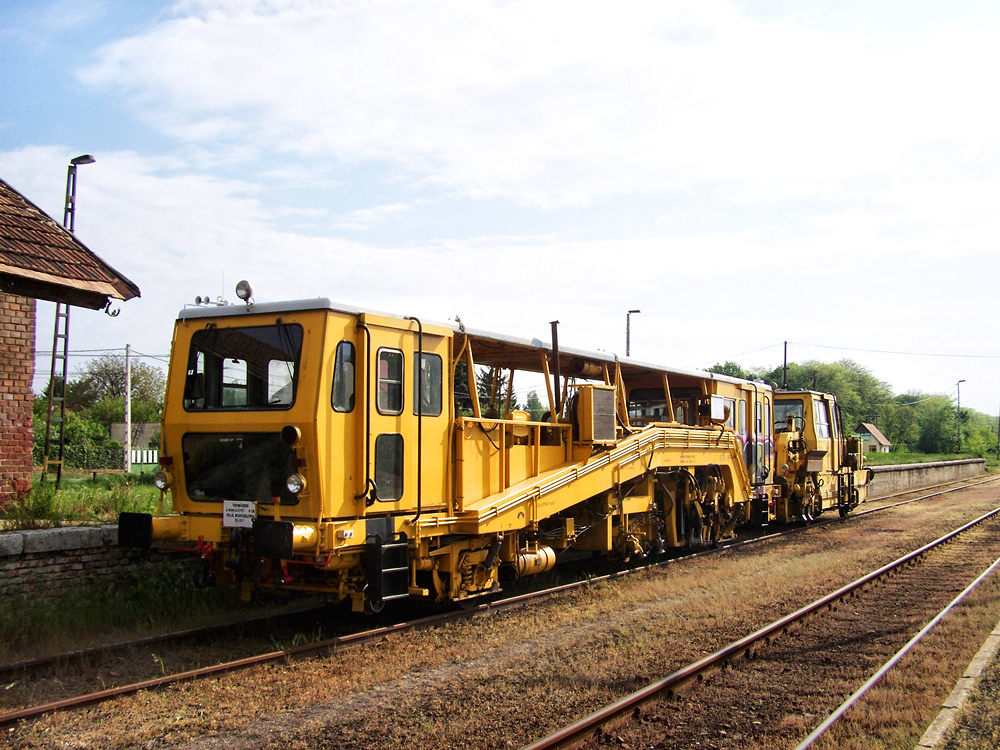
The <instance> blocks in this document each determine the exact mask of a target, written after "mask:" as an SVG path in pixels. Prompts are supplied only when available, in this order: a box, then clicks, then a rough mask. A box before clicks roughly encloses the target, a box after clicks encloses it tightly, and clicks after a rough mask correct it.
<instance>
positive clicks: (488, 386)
mask: <svg viewBox="0 0 1000 750" xmlns="http://www.w3.org/2000/svg"><path fill="white" fill-rule="evenodd" d="M508 377H510V373H509V372H507V373H504V372H503V371H500V373H499V375H498V376H497V382H496V394H495V396H494V397H493V411H494V412H495V413H492V414H487V411H489V406H490V394H491V393H493V368H491V367H484V368H481V369H479V370H478V371H477V372H476V390H478V391H479V406H480V408H481V409H482V411H483V416H494V417H502V416H504V414H503V412H504V410H505V407H506V404H507V379H508ZM519 408H520V407H519V406H518V403H517V394H516V393H511V396H510V407H509V411H513V410H514V409H519Z"/></svg>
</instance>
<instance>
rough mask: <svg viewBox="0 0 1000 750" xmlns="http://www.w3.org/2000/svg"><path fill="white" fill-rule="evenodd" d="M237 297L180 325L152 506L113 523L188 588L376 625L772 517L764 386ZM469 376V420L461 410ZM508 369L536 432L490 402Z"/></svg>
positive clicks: (503, 404) (503, 386) (498, 399)
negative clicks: (193, 559)
mask: <svg viewBox="0 0 1000 750" xmlns="http://www.w3.org/2000/svg"><path fill="white" fill-rule="evenodd" d="M248 297H249V295H248V293H247V291H246V288H245V287H244V291H243V293H242V294H241V299H245V300H247V304H245V305H230V306H219V307H194V308H187V309H185V310H183V311H182V312H181V313H180V316H179V318H178V320H177V323H176V327H175V332H174V340H173V347H172V353H171V360H170V368H169V373H168V378H167V390H166V399H165V405H164V415H163V428H162V449H161V456H162V458H161V468H162V471H161V472H160V473H159V474H158V475H157V478H156V481H157V485H158V486H159V487H160V489H161V490H162V491H163V493H164V495H165V494H167V493H169V495H170V499H171V501H172V510H173V512H172V513H170V514H163V515H161V514H160V513H157V514H156V517H153V516H151V515H149V514H141V513H125V514H122V516H121V518H120V525H119V538H120V543H121V544H122V545H123V546H128V547H139V548H148V547H150V545H151V544H152V542H153V541H159V542H160V543H161V546H162V547H163V548H168V549H177V548H182V549H187V550H190V551H191V552H192V553H194V554H196V555H198V556H199V558H200V563H199V566H198V572H197V574H196V580H197V581H198V583H199V584H200V585H211V584H213V583H218V584H223V583H227V584H229V583H232V584H235V585H236V586H237V587H238V588H239V590H240V591H241V594H242V595H243V596H246V597H249V596H250V595H251V594H252V593H253V592H255V591H256V592H258V593H262V592H269V591H274V590H276V589H279V588H280V589H282V590H285V591H304V592H322V593H325V594H327V595H330V596H331V597H332V598H336V599H341V600H344V599H350V600H351V602H352V606H353V607H354V609H356V610H361V609H366V610H369V611H373V610H374V611H377V610H378V609H380V608H381V607H382V605H383V603H384V602H386V601H389V600H392V599H397V598H402V597H433V598H435V599H437V600H462V599H467V598H469V597H474V596H478V595H482V594H486V593H490V592H492V591H496V590H498V588H499V585H498V582H499V580H500V574H501V571H504V572H505V574H509V575H514V576H520V575H528V574H532V573H538V572H543V571H546V570H549V569H550V568H551V567H552V565H553V564H554V561H555V559H556V553H557V551H560V550H566V549H570V548H572V549H577V550H593V551H597V552H602V553H606V554H608V555H612V556H617V557H619V558H625V559H627V558H636V557H641V556H644V555H647V554H650V553H652V552H656V551H662V550H665V549H667V548H669V547H677V546H683V545H686V544H708V543H713V542H716V541H718V540H720V539H722V538H724V537H726V536H730V535H732V533H733V530H734V529H735V528H736V527H738V526H740V525H741V524H746V523H748V522H750V521H752V520H756V521H765V522H766V521H767V520H772V519H773V517H774V513H773V507H771V505H770V503H771V499H770V497H769V490H770V489H771V487H772V484H771V483H772V466H773V463H772V456H773V453H774V442H773V433H772V426H773V419H774V418H773V408H774V404H773V398H774V394H773V393H772V391H771V389H770V388H769V387H768V386H766V385H763V384H760V383H751V382H747V381H742V380H737V379H734V378H728V377H725V376H721V375H713V374H710V373H704V372H696V371H682V370H675V369H668V368H663V367H659V366H655V365H649V364H644V363H639V362H635V361H633V360H621V361H618V360H617V359H616V358H615V357H613V356H611V355H607V354H603V353H593V352H583V351H576V350H564V351H560V350H559V349H558V344H557V342H556V337H555V336H553V342H552V344H546V343H542V342H541V341H538V340H537V339H536V340H524V339H515V338H510V337H505V336H500V335H495V334H489V333H482V332H473V331H468V330H465V329H464V327H462V326H461V325H459V326H446V325H432V324H429V323H422V322H421V321H420V320H417V319H416V318H406V317H394V316H391V315H385V314H378V313H372V312H365V311H361V310H353V309H349V308H346V307H343V306H338V305H334V304H332V303H331V302H330V301H328V300H325V299H315V300H306V301H297V302H287V303H268V304H253V303H252V302H250V301H249V300H248ZM484 368H489V370H490V371H492V376H493V381H492V382H493V388H492V393H491V394H490V397H489V406H488V408H483V407H482V406H481V405H480V400H479V399H478V398H475V397H473V398H469V394H470V393H471V394H476V393H477V384H476V378H475V374H476V372H477V371H478V372H482V371H483V370H484ZM526 373H527V382H528V383H536V382H537V383H541V382H542V381H544V383H545V386H544V389H545V390H546V396H547V399H548V407H549V412H548V414H547V415H546V416H545V417H543V418H542V420H541V421H532V420H531V419H530V418H529V415H528V414H527V413H525V412H523V411H519V410H516V409H511V408H509V404H510V403H511V393H512V387H513V383H514V380H515V376H516V377H517V378H518V379H519V382H520V379H521V378H525V374H526ZM540 390H541V387H540ZM463 406H464V407H465V408H463ZM810 413H811V412H808V411H807V412H803V416H802V419H803V421H807V420H808V417H809V414H810ZM549 414H551V415H555V416H553V417H550V416H549ZM161 505H162V500H161Z"/></svg>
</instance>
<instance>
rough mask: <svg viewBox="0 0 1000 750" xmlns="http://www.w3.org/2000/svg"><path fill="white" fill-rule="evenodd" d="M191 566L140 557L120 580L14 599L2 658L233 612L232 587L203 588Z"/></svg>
mask: <svg viewBox="0 0 1000 750" xmlns="http://www.w3.org/2000/svg"><path fill="white" fill-rule="evenodd" d="M186 563H188V564H186ZM191 570H192V569H191V566H190V564H189V561H178V562H156V563H153V562H150V561H145V560H140V561H138V562H136V563H135V564H133V565H132V566H131V568H130V569H129V570H128V573H127V574H126V575H125V576H123V577H116V581H115V583H107V582H103V581H88V582H82V583H81V584H80V585H76V586H73V587H71V588H67V589H66V590H64V591H61V592H59V593H58V594H54V595H52V596H50V597H46V598H41V597H38V596H37V595H31V596H29V595H24V596H18V597H11V598H10V600H9V601H7V602H5V605H6V604H9V605H10V606H4V607H2V608H0V660H2V661H4V662H7V661H12V660H15V659H25V658H31V657H35V656H44V655H46V654H49V653H56V652H59V651H61V650H64V649H66V648H81V647H85V646H87V645H91V644H99V643H108V642H111V641H114V640H118V639H126V638H130V637H134V636H136V635H144V634H148V633H156V632H160V631H163V630H170V629H174V628H176V627H178V626H189V627H194V626H196V625H198V624H201V622H202V621H204V622H208V621H215V620H218V614H219V611H220V610H221V609H227V610H232V608H233V606H234V602H233V592H232V590H231V589H227V588H209V589H198V588H196V587H195V585H194V582H193V580H192V576H191Z"/></svg>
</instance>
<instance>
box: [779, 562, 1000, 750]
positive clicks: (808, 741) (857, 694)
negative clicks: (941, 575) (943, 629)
mask: <svg viewBox="0 0 1000 750" xmlns="http://www.w3.org/2000/svg"><path fill="white" fill-rule="evenodd" d="M997 568H1000V558H997V560H996V561H995V562H994V563H993V564H992V565H990V567H988V568H987V569H986V570H984V571H983V572H982V573H980V574H979V576H978V577H977V578H976V580H974V581H973V582H972V583H970V584H969V585H968V586H966V587H965V589H964V590H963V591H962V593H961V594H959V595H958V596H956V597H955V598H954V599H952V600H951V602H950V603H949V604H948V606H947V607H945V608H944V609H942V610H941V611H940V612H938V613H937V614H936V615H935V616H934V618H933V619H932V620H931V621H930V622H928V623H927V624H926V625H924V627H923V628H921V630H920V632H919V633H917V634H916V635H915V636H913V637H912V638H911V639H910V640H909V641H908V642H907V643H906V645H905V646H903V647H902V648H901V649H899V651H897V652H896V653H895V654H894V655H893V657H892V658H891V659H889V661H887V662H886V663H885V664H883V665H882V666H881V667H880V668H879V670H878V671H877V672H875V674H873V675H872V676H871V677H870V678H868V681H867V682H865V684H864V685H862V686H861V687H859V688H858V689H857V690H856V691H854V693H853V694H852V695H851V697H850V698H848V699H847V700H846V701H844V702H843V703H842V704H841V705H840V707H839V708H838V709H837V710H836V711H834V712H833V713H832V714H830V715H829V716H828V717H827V718H826V720H825V721H824V722H823V723H822V724H820V725H819V726H818V727H816V728H815V729H814V730H813V731H812V732H811V733H810V734H809V736H808V737H806V738H805V739H804V740H803V741H802V742H801V743H799V745H798V746H797V747H796V748H795V750H806V748H808V747H811V746H812V744H813V743H814V742H815V741H816V740H818V739H819V738H820V737H821V736H823V735H824V734H825V733H826V732H827V731H828V730H829V729H830V727H832V726H833V725H834V724H836V723H837V721H839V720H840V719H841V717H843V715H844V714H845V713H847V711H848V709H850V708H851V707H852V706H853V705H854V704H856V703H857V702H858V701H859V700H861V698H862V696H864V694H865V693H867V692H868V691H869V690H870V689H871V688H873V687H874V686H875V685H876V684H877V683H878V682H879V681H880V680H881V679H882V678H883V677H885V676H886V674H888V673H889V670H890V669H892V668H893V667H894V666H896V664H898V663H899V661H900V660H901V659H902V658H903V657H904V656H906V655H907V654H908V653H910V651H912V650H913V647H914V646H916V645H917V644H918V643H919V642H920V641H921V640H922V639H923V637H924V636H926V635H927V634H928V633H930V632H931V630H933V629H934V628H935V626H937V625H938V624H939V623H940V622H941V620H943V619H944V618H945V616H946V615H947V614H948V613H949V612H951V610H952V609H954V608H955V607H956V606H958V604H959V603H960V602H961V601H962V600H963V599H964V598H965V597H966V596H968V595H969V594H970V593H972V591H973V589H975V588H976V587H977V586H979V584H981V583H982V582H983V581H985V580H986V579H987V578H988V577H989V576H990V575H991V574H992V573H993V571H995V570H996V569H997Z"/></svg>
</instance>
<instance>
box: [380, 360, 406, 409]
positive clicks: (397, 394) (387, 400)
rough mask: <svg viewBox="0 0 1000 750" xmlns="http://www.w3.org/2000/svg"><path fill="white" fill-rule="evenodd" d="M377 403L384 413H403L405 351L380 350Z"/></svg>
mask: <svg viewBox="0 0 1000 750" xmlns="http://www.w3.org/2000/svg"><path fill="white" fill-rule="evenodd" d="M377 405H378V410H379V412H381V413H382V414H402V413H403V353H402V352H401V351H398V350H396V349H380V350H379V353H378V398H377Z"/></svg>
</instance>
